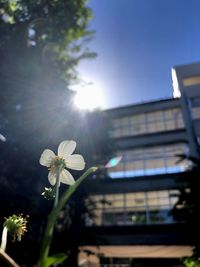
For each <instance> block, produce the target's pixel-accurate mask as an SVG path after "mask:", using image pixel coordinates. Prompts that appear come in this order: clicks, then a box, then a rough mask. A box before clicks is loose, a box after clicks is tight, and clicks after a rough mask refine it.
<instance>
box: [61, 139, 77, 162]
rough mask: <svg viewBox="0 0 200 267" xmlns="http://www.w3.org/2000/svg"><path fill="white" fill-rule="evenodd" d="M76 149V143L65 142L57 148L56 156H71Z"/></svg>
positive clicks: (71, 141)
mask: <svg viewBox="0 0 200 267" xmlns="http://www.w3.org/2000/svg"><path fill="white" fill-rule="evenodd" d="M75 148H76V142H75V141H73V140H65V141H63V142H61V143H60V145H59V147H58V156H59V157H61V158H64V157H65V156H69V155H71V154H72V153H73V152H74V150H75Z"/></svg>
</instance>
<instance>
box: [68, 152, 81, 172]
mask: <svg viewBox="0 0 200 267" xmlns="http://www.w3.org/2000/svg"><path fill="white" fill-rule="evenodd" d="M65 164H66V167H67V168H69V169H72V170H77V171H81V170H83V169H84V168H85V161H84V158H83V156H81V155H79V154H74V155H70V156H67V157H65Z"/></svg>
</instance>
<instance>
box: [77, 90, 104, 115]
mask: <svg viewBox="0 0 200 267" xmlns="http://www.w3.org/2000/svg"><path fill="white" fill-rule="evenodd" d="M74 104H75V105H76V106H77V107H78V108H79V109H87V110H94V109H95V108H103V106H104V101H103V96H102V93H101V90H100V89H99V88H97V87H96V86H93V85H90V86H88V87H84V88H83V87H81V88H80V89H78V90H76V95H75V97H74Z"/></svg>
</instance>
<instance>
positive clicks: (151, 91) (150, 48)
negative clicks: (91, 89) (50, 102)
mask: <svg viewBox="0 0 200 267" xmlns="http://www.w3.org/2000/svg"><path fill="white" fill-rule="evenodd" d="M89 6H90V7H91V8H92V10H93V13H94V19H93V20H92V21H91V23H90V28H91V29H94V30H95V31H96V34H95V37H94V39H93V40H92V41H91V43H90V48H91V49H92V50H94V51H95V52H97V54H98V57H97V58H96V59H95V60H90V61H85V62H83V63H81V65H80V68H79V71H80V73H81V75H82V77H83V78H85V79H86V80H87V81H91V82H93V83H94V85H95V86H96V87H98V88H99V89H100V90H102V93H103V94H104V108H111V107H117V106H122V105H126V104H132V103H138V102H141V101H149V100H155V99H161V98H168V97H172V81H171V68H172V67H173V66H175V65H180V64H186V63H192V62H196V61H200V0H91V1H90V2H89Z"/></svg>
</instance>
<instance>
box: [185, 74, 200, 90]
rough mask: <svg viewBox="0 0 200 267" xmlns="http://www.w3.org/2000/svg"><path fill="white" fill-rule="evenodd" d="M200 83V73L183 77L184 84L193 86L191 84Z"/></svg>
mask: <svg viewBox="0 0 200 267" xmlns="http://www.w3.org/2000/svg"><path fill="white" fill-rule="evenodd" d="M197 84H200V75H196V76H192V77H188V78H185V79H183V85H184V86H186V87H187V86H191V85H197Z"/></svg>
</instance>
